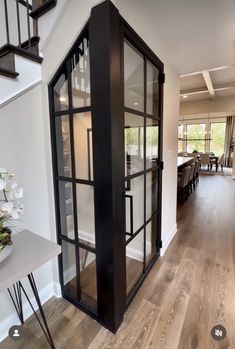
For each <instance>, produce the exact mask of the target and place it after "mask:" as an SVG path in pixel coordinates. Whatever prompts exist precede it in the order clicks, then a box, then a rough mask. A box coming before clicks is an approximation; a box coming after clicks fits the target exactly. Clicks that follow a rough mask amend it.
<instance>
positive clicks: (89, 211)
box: [76, 184, 95, 247]
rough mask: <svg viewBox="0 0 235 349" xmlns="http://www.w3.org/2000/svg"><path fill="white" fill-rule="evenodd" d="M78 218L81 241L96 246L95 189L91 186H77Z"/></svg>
mask: <svg viewBox="0 0 235 349" xmlns="http://www.w3.org/2000/svg"><path fill="white" fill-rule="evenodd" d="M76 189H77V218H78V237H79V241H80V242H81V243H83V244H86V245H88V246H91V247H94V246H95V219H94V188H93V187H92V186H91V185H85V184H76Z"/></svg>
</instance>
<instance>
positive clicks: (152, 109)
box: [146, 61, 159, 117]
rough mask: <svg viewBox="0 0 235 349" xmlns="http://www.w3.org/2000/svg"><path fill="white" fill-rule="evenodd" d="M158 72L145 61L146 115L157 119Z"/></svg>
mask: <svg viewBox="0 0 235 349" xmlns="http://www.w3.org/2000/svg"><path fill="white" fill-rule="evenodd" d="M158 78H159V70H158V69H157V68H156V67H155V66H154V65H153V64H152V63H151V62H149V61H147V98H146V99H147V114H150V115H153V116H154V117H159V98H158V97H159V83H158Z"/></svg>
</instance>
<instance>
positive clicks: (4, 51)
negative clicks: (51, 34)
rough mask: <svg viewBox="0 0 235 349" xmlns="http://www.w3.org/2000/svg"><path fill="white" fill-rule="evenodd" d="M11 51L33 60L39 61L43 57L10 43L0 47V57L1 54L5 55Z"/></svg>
mask: <svg viewBox="0 0 235 349" xmlns="http://www.w3.org/2000/svg"><path fill="white" fill-rule="evenodd" d="M9 52H13V53H15V54H18V55H20V56H23V57H25V58H28V59H31V60H33V61H34V62H37V63H41V62H42V61H43V58H42V57H40V56H38V55H35V54H33V53H31V52H28V51H26V50H24V49H22V48H20V47H18V46H14V45H12V44H6V45H4V46H2V47H1V48H0V59H1V57H2V56H5V55H6V54H7V53H9Z"/></svg>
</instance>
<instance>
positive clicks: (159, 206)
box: [156, 65, 164, 253]
mask: <svg viewBox="0 0 235 349" xmlns="http://www.w3.org/2000/svg"><path fill="white" fill-rule="evenodd" d="M162 74H164V65H162V67H161V68H160V69H159V75H158V80H159V91H158V98H159V103H158V115H159V117H160V122H159V139H158V159H159V164H161V163H162V161H163V97H164V94H163V87H164V84H163V81H162V79H161V78H160V76H161V75H162ZM162 172H163V168H162V167H158V171H157V174H158V194H157V195H158V197H157V211H158V215H157V241H156V245H157V246H156V247H157V253H159V252H160V247H159V246H160V242H161V235H162V232H161V230H162V218H161V216H162Z"/></svg>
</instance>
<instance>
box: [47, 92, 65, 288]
mask: <svg viewBox="0 0 235 349" xmlns="http://www.w3.org/2000/svg"><path fill="white" fill-rule="evenodd" d="M48 96H49V110H50V125H51V150H52V154H53V155H52V168H53V184H54V200H55V217H56V231H57V234H56V235H57V243H58V244H59V245H62V240H61V235H60V232H61V222H60V205H59V187H58V181H57V180H56V174H58V168H57V165H58V162H57V150H56V129H55V120H54V118H53V117H52V113H53V109H54V92H53V88H52V87H50V88H49V90H48ZM58 264H59V280H60V284H61V286H62V292H63V291H64V275H63V260H62V254H60V255H59V256H58Z"/></svg>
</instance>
